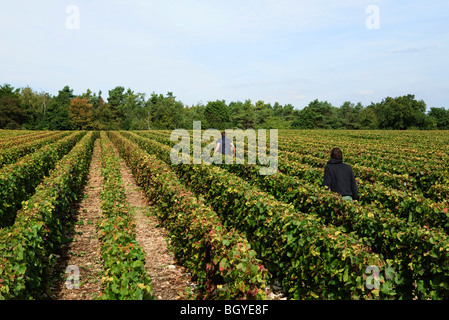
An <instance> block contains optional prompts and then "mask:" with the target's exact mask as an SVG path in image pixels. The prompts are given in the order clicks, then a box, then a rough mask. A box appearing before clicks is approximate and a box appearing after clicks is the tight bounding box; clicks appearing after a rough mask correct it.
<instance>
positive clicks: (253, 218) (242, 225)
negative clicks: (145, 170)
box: [121, 132, 394, 299]
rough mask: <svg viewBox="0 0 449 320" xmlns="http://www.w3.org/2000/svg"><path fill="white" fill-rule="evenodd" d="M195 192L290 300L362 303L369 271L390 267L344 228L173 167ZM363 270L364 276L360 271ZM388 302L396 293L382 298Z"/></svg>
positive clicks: (215, 171) (233, 184) (223, 179)
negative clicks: (234, 231) (249, 248)
mask: <svg viewBox="0 0 449 320" xmlns="http://www.w3.org/2000/svg"><path fill="white" fill-rule="evenodd" d="M121 134H122V135H124V136H126V137H128V138H130V139H132V140H133V141H135V142H136V143H138V144H139V145H140V146H141V147H142V148H143V149H145V150H146V151H147V152H149V153H152V154H156V155H157V156H158V157H160V158H161V159H163V160H164V161H166V162H170V158H169V155H170V148H169V147H168V146H165V145H162V144H160V143H157V142H154V141H152V140H150V139H146V138H143V137H141V136H138V135H136V134H134V133H129V132H121ZM172 167H173V168H174V169H175V170H176V171H177V172H178V174H179V176H181V177H182V178H183V181H184V182H185V183H187V184H188V185H189V186H190V187H191V188H192V190H194V191H195V192H196V193H198V194H202V195H204V197H205V198H206V199H207V200H208V202H209V203H210V205H211V206H212V207H213V208H214V209H215V210H216V211H217V213H218V214H219V215H220V218H221V219H222V220H223V221H224V222H225V225H226V226H228V227H235V228H237V229H239V230H241V231H242V232H245V233H246V236H247V238H248V240H249V241H250V243H251V245H252V247H253V248H254V249H255V250H256V251H257V253H258V255H259V257H260V258H261V259H262V260H264V261H265V263H266V265H267V266H268V269H269V270H270V272H271V273H272V274H273V275H274V276H275V277H278V278H279V279H281V280H282V283H283V286H284V289H285V290H286V291H287V295H288V296H289V297H291V298H296V299H299V298H301V299H305V298H309V299H310V298H321V299H323V298H324V299H351V298H354V299H360V298H366V297H367V296H368V294H369V293H368V291H367V290H366V288H365V283H364V279H363V275H362V273H363V271H364V270H365V268H366V267H367V266H368V265H370V264H374V265H377V266H379V267H380V268H382V267H384V266H385V265H386V263H385V261H383V260H382V259H381V258H380V256H379V255H377V254H374V253H372V252H370V250H369V248H367V247H365V246H363V245H361V243H360V241H359V240H358V239H357V238H355V237H353V236H352V235H351V234H346V233H344V232H343V229H342V228H339V227H336V226H333V225H324V224H322V223H321V222H320V221H319V220H318V219H316V217H314V216H311V215H305V214H302V213H300V212H297V211H295V210H294V208H293V207H292V205H288V204H285V203H282V202H279V201H277V200H276V199H274V197H273V196H271V195H269V194H267V193H265V192H263V191H262V190H259V189H258V188H256V187H254V186H252V185H250V184H249V183H247V182H245V181H243V180H242V179H241V178H239V177H237V176H235V175H233V174H230V173H229V172H227V171H225V170H223V169H221V168H219V167H217V166H207V165H200V166H197V165H173V166H172ZM362 270H363V271H362ZM381 294H382V295H384V296H386V297H388V296H389V295H391V294H394V288H388V290H384V291H382V293H381Z"/></svg>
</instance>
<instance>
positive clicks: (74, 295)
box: [52, 139, 103, 300]
mask: <svg viewBox="0 0 449 320" xmlns="http://www.w3.org/2000/svg"><path fill="white" fill-rule="evenodd" d="M102 185H103V178H102V176H101V147H100V139H97V140H96V141H95V145H94V149H93V155H92V161H91V164H90V169H89V175H88V180H87V183H86V186H85V187H84V189H83V195H82V197H83V198H82V200H81V202H80V203H79V204H76V205H75V206H74V208H72V209H73V214H72V216H71V217H70V218H71V220H72V221H71V223H72V224H74V229H72V231H69V234H68V235H67V236H69V237H72V238H73V241H71V242H70V243H68V244H65V245H63V247H62V249H61V252H60V253H61V256H60V257H59V261H58V263H57V265H58V269H57V270H56V271H55V272H53V274H54V275H55V276H56V277H58V279H57V280H58V281H57V282H55V283H54V286H53V288H52V294H53V297H52V298H53V299H56V300H91V299H93V298H94V297H95V296H97V295H98V294H99V293H100V285H101V276H102V272H103V263H102V259H101V256H100V242H99V240H98V237H97V230H96V223H97V220H98V219H99V218H100V217H101V207H100V204H101V198H100V192H101V189H102ZM72 233H73V234H72ZM66 272H67V273H66ZM77 272H79V273H78V275H79V287H78V288H77V283H76V282H75V277H76V276H77ZM57 274H59V276H57ZM70 276H72V277H73V280H71V281H70V284H71V285H72V287H71V288H70V287H68V286H67V285H66V280H67V279H68V278H69V277H70Z"/></svg>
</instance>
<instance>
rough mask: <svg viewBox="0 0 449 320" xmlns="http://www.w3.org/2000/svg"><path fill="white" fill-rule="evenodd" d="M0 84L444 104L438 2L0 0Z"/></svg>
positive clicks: (446, 26) (447, 89)
mask: <svg viewBox="0 0 449 320" xmlns="http://www.w3.org/2000/svg"><path fill="white" fill-rule="evenodd" d="M0 8H1V9H0V84H1V85H3V84H6V83H8V84H10V85H12V86H13V87H15V88H23V87H26V86H29V87H31V88H32V89H33V90H35V91H37V92H41V91H45V92H48V93H50V94H52V95H56V94H57V93H58V90H61V89H62V88H63V87H64V86H66V85H68V86H69V87H70V88H72V89H73V90H74V93H75V94H82V93H84V92H86V91H87V89H90V90H91V91H93V92H96V93H98V92H99V91H100V90H101V91H102V96H103V97H104V98H107V96H108V91H109V90H112V89H113V88H115V87H116V86H123V87H124V88H125V89H128V88H130V89H131V90H133V91H134V92H135V93H145V94H146V96H147V97H149V96H150V95H151V94H152V93H157V94H164V95H165V94H166V93H168V92H173V94H174V96H176V99H177V100H180V101H182V102H183V103H184V104H185V105H189V106H192V105H196V104H198V103H202V104H206V103H207V102H208V101H215V100H225V101H226V102H227V103H229V102H231V101H242V102H243V101H245V100H247V99H250V100H251V101H252V102H253V103H255V102H256V101H259V100H262V101H264V102H265V103H271V104H274V103H275V102H278V103H280V104H282V105H285V104H292V105H293V106H294V107H295V108H296V109H302V108H303V107H305V106H307V105H308V104H309V103H310V102H311V101H313V100H315V99H318V100H320V101H328V102H330V103H331V104H332V105H334V106H337V107H339V106H341V105H342V104H343V103H344V102H345V101H350V102H353V103H357V102H361V103H362V104H363V105H369V104H370V103H371V102H380V101H382V100H383V99H384V98H386V97H388V96H389V97H397V96H402V95H406V94H413V95H415V97H416V99H418V100H424V101H425V103H426V104H427V109H428V110H429V109H430V108H431V107H444V108H446V109H449V77H448V74H449V1H447V0H432V1H422V0H419V1H418V0H411V1H402V0H379V1H375V0H368V1H365V0H357V1H356V0H340V1H337V0H333V1H331V0H328V1H323V0H302V1H300V0H275V1H272V0H238V1H236V0H182V1H181V0H148V1H144V0H107V1H103V0H78V1H77V0H70V1H64V0H53V1H51V0H39V1H23V0H15V1H2V5H1V6H0Z"/></svg>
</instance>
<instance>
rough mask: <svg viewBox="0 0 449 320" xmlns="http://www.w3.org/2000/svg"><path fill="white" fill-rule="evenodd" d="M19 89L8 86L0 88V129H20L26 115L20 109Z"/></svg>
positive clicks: (26, 118)
mask: <svg viewBox="0 0 449 320" xmlns="http://www.w3.org/2000/svg"><path fill="white" fill-rule="evenodd" d="M19 91H20V89H14V87H12V86H11V85H10V84H5V85H3V86H0V129H20V128H21V126H22V125H23V124H24V123H26V121H27V120H28V113H27V111H26V110H25V109H23V108H21V107H20V95H19Z"/></svg>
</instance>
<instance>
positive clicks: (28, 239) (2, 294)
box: [0, 132, 96, 300]
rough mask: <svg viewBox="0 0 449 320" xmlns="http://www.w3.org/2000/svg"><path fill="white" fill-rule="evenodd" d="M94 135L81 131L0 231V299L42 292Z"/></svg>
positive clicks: (84, 172)
mask: <svg viewBox="0 0 449 320" xmlns="http://www.w3.org/2000/svg"><path fill="white" fill-rule="evenodd" d="M95 136H96V134H93V133H92V132H89V133H87V134H86V135H84V137H83V138H82V139H81V141H79V143H78V144H77V145H76V146H75V147H74V148H73V149H72V150H71V152H70V153H68V154H67V155H66V156H64V157H63V158H62V159H61V160H60V161H59V162H58V163H57V166H56V167H55V169H54V170H52V171H51V172H50V174H49V176H48V177H46V178H45V179H44V181H43V182H42V183H41V184H40V185H39V186H38V187H37V188H36V193H35V194H34V195H33V196H32V197H31V198H30V199H29V200H28V201H26V203H25V204H24V206H23V208H22V209H21V210H20V211H19V212H18V213H17V217H16V220H15V223H14V225H12V226H11V227H7V228H3V229H1V230H0V278H1V279H2V281H1V283H0V300H3V299H39V298H41V297H42V294H43V293H44V292H45V291H46V290H45V289H46V287H47V280H48V279H47V274H48V271H49V269H50V267H51V266H52V263H53V259H52V253H53V252H54V249H55V248H57V247H58V246H59V245H61V243H62V238H63V237H62V232H63V228H64V224H63V221H64V218H65V216H66V211H67V209H68V207H69V206H70V205H71V204H72V203H73V202H74V201H75V200H76V198H77V195H78V194H79V192H80V190H81V187H82V186H83V185H84V183H85V181H86V177H87V174H88V170H89V164H90V159H91V156H92V149H93V142H94V140H95Z"/></svg>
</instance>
